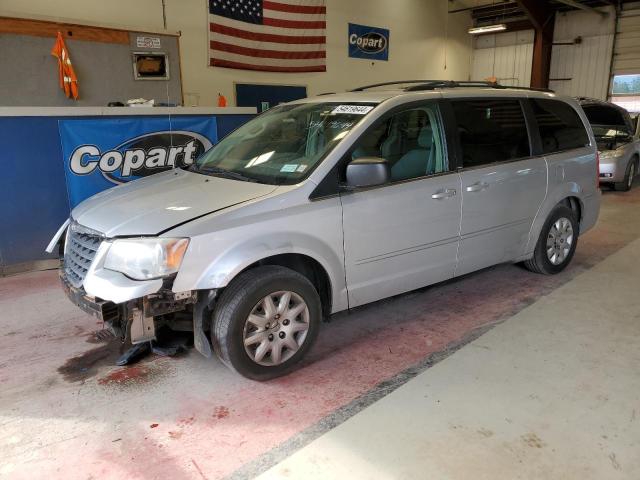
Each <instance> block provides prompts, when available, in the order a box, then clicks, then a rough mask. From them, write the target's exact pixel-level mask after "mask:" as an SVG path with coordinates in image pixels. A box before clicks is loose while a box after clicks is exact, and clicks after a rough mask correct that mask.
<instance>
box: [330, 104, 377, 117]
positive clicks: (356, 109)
mask: <svg viewBox="0 0 640 480" xmlns="http://www.w3.org/2000/svg"><path fill="white" fill-rule="evenodd" d="M371 110H373V107H372V106H369V105H338V106H337V107H336V108H334V109H333V110H332V111H331V113H332V114H333V115H335V114H337V113H350V114H351V115H366V114H367V113H369V112H370V111H371Z"/></svg>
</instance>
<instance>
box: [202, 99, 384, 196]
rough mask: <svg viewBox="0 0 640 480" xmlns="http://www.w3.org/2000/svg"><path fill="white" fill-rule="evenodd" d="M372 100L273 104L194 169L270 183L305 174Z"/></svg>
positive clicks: (291, 180) (290, 180) (294, 179)
mask: <svg viewBox="0 0 640 480" xmlns="http://www.w3.org/2000/svg"><path fill="white" fill-rule="evenodd" d="M374 107H375V104H362V103H360V104H349V105H345V104H339V103H302V104H296V105H282V106H280V107H275V108H273V109H271V110H269V111H267V112H265V113H263V114H262V115H260V116H258V117H256V118H255V119H253V120H251V121H250V122H248V123H246V124H245V125H243V126H242V127H240V128H239V129H237V130H236V131H234V132H233V133H231V134H230V135H228V136H227V137H225V138H224V139H223V140H222V141H221V142H220V143H218V144H217V145H216V146H214V147H213V148H212V149H210V150H209V151H207V152H205V153H204V154H203V155H202V156H201V157H200V158H198V159H197V160H196V163H195V165H194V166H193V169H194V171H196V172H200V173H203V174H209V175H220V176H228V177H230V178H235V179H238V180H245V181H257V182H261V183H268V184H272V185H283V184H284V185H292V184H294V183H297V182H299V181H300V180H301V179H302V178H304V177H305V176H306V175H308V174H309V173H310V172H311V171H312V170H313V169H314V168H315V167H316V166H317V165H318V164H319V163H320V162H321V161H322V159H323V158H324V157H325V156H326V154H327V153H329V152H330V151H331V150H332V149H333V148H334V147H335V146H336V145H337V144H338V142H339V141H340V140H341V139H342V138H344V137H345V136H346V135H347V133H349V131H350V130H351V129H352V128H353V127H354V126H355V125H356V124H357V123H358V122H359V121H360V120H362V119H363V118H364V117H365V116H366V115H367V114H368V113H369V112H370V111H371V110H373V108H374Z"/></svg>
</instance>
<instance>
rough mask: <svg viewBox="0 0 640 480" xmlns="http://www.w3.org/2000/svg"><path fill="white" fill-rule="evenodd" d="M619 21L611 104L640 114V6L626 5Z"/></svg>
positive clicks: (634, 3) (635, 3)
mask: <svg viewBox="0 0 640 480" xmlns="http://www.w3.org/2000/svg"><path fill="white" fill-rule="evenodd" d="M622 5H623V9H622V12H620V15H619V17H618V24H617V29H616V31H617V34H616V41H615V46H614V49H613V51H614V55H613V68H612V72H611V74H612V75H613V79H612V80H613V81H612V84H611V97H610V99H611V101H612V102H613V103H616V104H618V105H620V106H621V107H624V108H626V109H627V110H629V111H630V112H640V2H633V3H624V4H622Z"/></svg>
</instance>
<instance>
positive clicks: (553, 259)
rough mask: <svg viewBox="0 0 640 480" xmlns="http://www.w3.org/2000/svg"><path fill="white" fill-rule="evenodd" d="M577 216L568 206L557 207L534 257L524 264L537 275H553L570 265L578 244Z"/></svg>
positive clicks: (552, 213)
mask: <svg viewBox="0 0 640 480" xmlns="http://www.w3.org/2000/svg"><path fill="white" fill-rule="evenodd" d="M579 228H580V227H579V224H578V220H577V218H576V214H575V213H574V211H573V210H571V209H570V208H569V207H567V206H566V205H557V206H556V207H555V208H554V209H553V210H552V211H551V214H550V215H549V217H548V218H547V221H546V222H545V223H544V225H543V227H542V231H541V232H540V237H539V238H538V242H537V243H536V249H535V251H534V253H533V257H532V258H531V259H530V260H527V261H525V262H524V265H525V267H527V268H528V269H529V270H531V271H532V272H535V273H544V274H545V275H552V274H555V273H560V272H561V271H562V270H564V269H565V268H566V266H567V265H569V262H571V259H572V258H573V254H574V253H575V251H576V245H577V244H578V233H579Z"/></svg>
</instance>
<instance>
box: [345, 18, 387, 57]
mask: <svg viewBox="0 0 640 480" xmlns="http://www.w3.org/2000/svg"><path fill="white" fill-rule="evenodd" d="M349 56H350V57H352V58H366V59H369V60H388V59H389V30H387V29H385V28H378V27H368V26H365V25H357V24H355V23H350V24H349Z"/></svg>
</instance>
